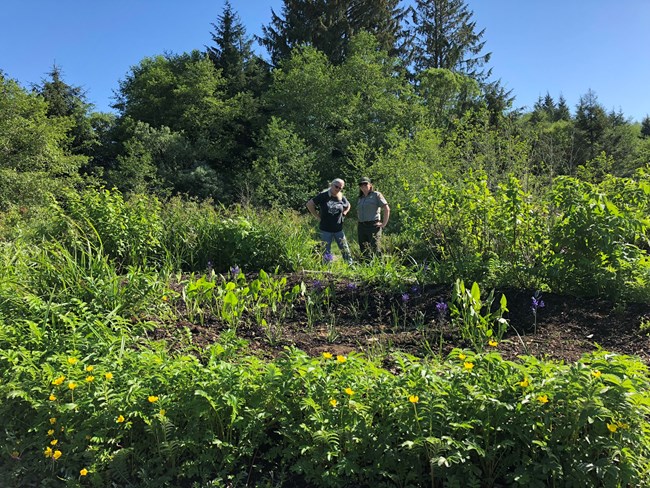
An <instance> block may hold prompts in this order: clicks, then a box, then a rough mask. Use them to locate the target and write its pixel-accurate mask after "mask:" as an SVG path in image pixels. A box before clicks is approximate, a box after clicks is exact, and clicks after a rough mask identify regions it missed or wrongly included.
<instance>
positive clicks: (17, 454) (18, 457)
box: [11, 451, 20, 459]
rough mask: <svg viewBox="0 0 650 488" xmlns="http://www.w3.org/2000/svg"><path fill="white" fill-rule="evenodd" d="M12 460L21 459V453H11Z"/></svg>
mask: <svg viewBox="0 0 650 488" xmlns="http://www.w3.org/2000/svg"><path fill="white" fill-rule="evenodd" d="M11 458H12V459H20V453H19V452H18V451H11Z"/></svg>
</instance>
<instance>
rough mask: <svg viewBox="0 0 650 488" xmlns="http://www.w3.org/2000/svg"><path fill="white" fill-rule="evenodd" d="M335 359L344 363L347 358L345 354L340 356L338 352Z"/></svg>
mask: <svg viewBox="0 0 650 488" xmlns="http://www.w3.org/2000/svg"><path fill="white" fill-rule="evenodd" d="M336 360H337V361H338V362H339V363H344V362H346V361H347V360H348V358H346V357H345V356H341V355H340V354H339V355H338V356H336Z"/></svg>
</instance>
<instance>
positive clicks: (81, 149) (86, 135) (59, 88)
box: [34, 65, 98, 155]
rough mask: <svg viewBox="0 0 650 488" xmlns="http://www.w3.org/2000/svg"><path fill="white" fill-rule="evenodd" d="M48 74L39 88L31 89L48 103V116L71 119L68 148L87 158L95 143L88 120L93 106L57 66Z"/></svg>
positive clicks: (96, 142) (37, 86) (95, 138)
mask: <svg viewBox="0 0 650 488" xmlns="http://www.w3.org/2000/svg"><path fill="white" fill-rule="evenodd" d="M47 75H48V78H46V79H44V80H42V82H41V84H40V85H36V86H34V91H35V92H36V93H38V94H39V95H41V96H42V97H43V98H44V99H45V101H46V102H47V106H48V109H47V116H48V117H68V118H70V120H71V121H72V125H71V128H70V135H71V136H72V138H71V140H70V149H71V150H72V152H73V153H75V154H83V155H90V153H91V152H92V150H93V148H94V147H95V146H96V145H97V144H98V141H97V137H96V136H95V134H94V132H93V128H92V125H91V123H90V117H89V113H90V110H91V108H92V104H90V103H88V102H86V95H85V93H84V92H83V90H82V89H81V88H80V87H76V86H72V85H68V84H67V83H66V82H65V81H63V72H62V70H61V68H59V67H58V66H56V65H54V66H52V70H51V71H50V72H49V73H48V74H47Z"/></svg>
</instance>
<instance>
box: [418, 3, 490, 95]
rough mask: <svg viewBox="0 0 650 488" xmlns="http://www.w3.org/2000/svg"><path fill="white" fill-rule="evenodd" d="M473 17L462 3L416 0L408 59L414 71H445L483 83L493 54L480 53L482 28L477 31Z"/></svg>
mask: <svg viewBox="0 0 650 488" xmlns="http://www.w3.org/2000/svg"><path fill="white" fill-rule="evenodd" d="M472 15H473V12H472V11H471V10H469V9H468V7H467V5H466V4H465V2H464V1H463V0H415V8H414V9H413V26H412V28H411V42H412V50H411V54H410V56H409V61H410V62H411V63H412V65H413V67H414V69H415V71H416V72H420V71H422V70H424V69H427V68H444V69H448V70H451V71H455V72H460V73H463V74H465V75H468V76H471V77H472V78H475V79H476V80H478V81H479V82H483V81H485V80H486V79H487V78H488V77H489V76H490V70H488V71H487V72H485V71H483V69H482V68H483V66H484V65H485V64H486V63H488V62H489V60H490V56H491V54H492V53H483V52H482V51H483V47H484V45H485V41H483V40H482V39H483V35H484V33H485V29H483V30H481V31H478V32H477V31H476V22H474V21H472Z"/></svg>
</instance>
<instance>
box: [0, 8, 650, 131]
mask: <svg viewBox="0 0 650 488" xmlns="http://www.w3.org/2000/svg"><path fill="white" fill-rule="evenodd" d="M466 3H467V5H468V6H469V8H470V10H472V11H473V12H474V20H475V21H476V24H477V29H483V28H485V36H484V39H485V40H486V46H485V47H486V50H487V51H491V52H492V53H493V54H492V60H491V63H490V66H491V67H492V68H493V76H494V78H500V79H501V81H502V83H503V84H504V86H505V87H506V88H507V89H509V90H512V94H513V95H514V96H515V97H516V100H515V106H517V107H528V108H530V107H532V105H533V104H534V103H535V101H536V100H537V99H538V97H539V96H544V95H545V94H546V92H548V93H550V94H551V96H552V97H553V98H555V99H556V100H557V98H558V97H559V96H560V95H563V96H564V98H565V99H566V101H567V103H568V104H569V107H570V108H571V109H572V111H573V110H574V108H575V105H576V104H577V103H578V100H579V98H580V96H581V95H584V94H586V93H587V91H588V90H589V89H591V90H593V91H594V92H595V93H596V95H597V97H598V100H599V102H600V103H601V104H602V105H603V106H604V107H605V109H606V110H608V111H609V110H612V109H613V110H616V111H618V110H619V109H620V110H622V111H623V113H624V114H625V116H626V117H628V118H631V119H633V120H635V121H640V120H641V119H642V118H643V117H644V116H646V115H648V114H650V93H649V90H650V49H649V47H650V0H561V1H560V0H467V2H466ZM231 4H232V6H233V9H234V10H235V11H236V12H237V13H238V14H239V16H240V17H241V20H242V22H243V23H244V24H245V25H246V28H247V32H248V34H249V35H251V36H252V35H253V34H259V33H260V31H261V26H262V25H266V24H268V23H269V21H270V19H271V8H273V9H275V11H276V12H278V13H279V12H280V11H281V7H282V0H231ZM222 10H223V1H222V0H186V1H180V0H177V1H172V0H157V1H153V0H129V1H127V0H112V1H110V2H109V1H87V0H86V1H81V0H56V1H55V0H3V1H2V6H1V7H0V26H1V27H0V69H1V70H3V71H4V72H5V74H6V75H8V76H9V77H11V78H14V79H16V80H18V81H19V82H20V83H21V84H22V85H23V86H26V87H29V86H30V85H31V84H33V83H39V82H40V81H41V80H42V79H43V78H44V77H45V76H46V73H47V72H48V71H49V70H50V69H51V67H52V65H53V64H54V63H56V65H57V66H59V67H60V68H61V69H62V70H63V75H64V80H65V81H66V82H67V83H69V84H71V85H74V86H81V87H82V88H84V89H85V90H86V95H87V98H88V101H89V102H91V103H93V104H95V108H96V110H100V111H108V110H110V108H109V105H110V103H111V97H112V94H113V91H114V90H116V89H117V88H118V81H119V80H120V79H123V78H124V77H125V75H126V74H127V73H128V71H129V68H130V67H131V66H134V65H136V64H137V63H139V62H140V60H142V59H143V58H144V57H146V56H154V55H157V54H163V53H165V52H172V53H182V52H188V51H191V50H192V49H203V48H204V46H205V45H206V44H210V32H211V31H212V27H211V25H210V24H211V23H214V22H216V21H217V17H218V16H219V15H220V14H221V13H222ZM261 52H262V51H261Z"/></svg>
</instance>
